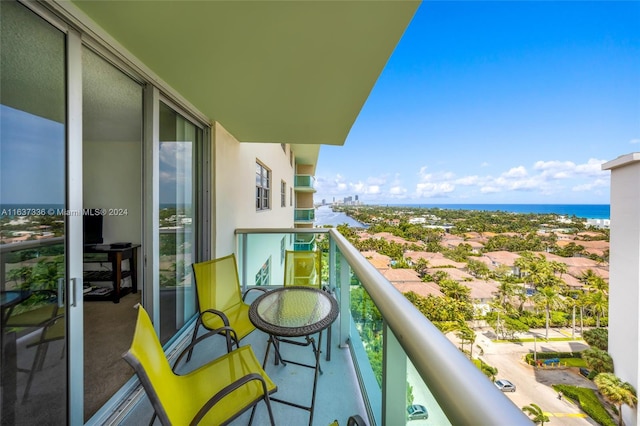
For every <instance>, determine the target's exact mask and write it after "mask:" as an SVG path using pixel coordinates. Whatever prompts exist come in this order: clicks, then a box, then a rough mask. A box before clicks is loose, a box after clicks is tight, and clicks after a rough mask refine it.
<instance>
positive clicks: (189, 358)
mask: <svg viewBox="0 0 640 426" xmlns="http://www.w3.org/2000/svg"><path fill="white" fill-rule="evenodd" d="M201 323H202V320H201V317H200V316H199V317H198V320H197V321H196V325H195V327H194V328H193V337H191V343H193V342H195V340H196V339H197V338H198V329H199V328H200V324H201ZM191 355H193V348H191V349H189V355H187V361H186V362H189V361H191Z"/></svg>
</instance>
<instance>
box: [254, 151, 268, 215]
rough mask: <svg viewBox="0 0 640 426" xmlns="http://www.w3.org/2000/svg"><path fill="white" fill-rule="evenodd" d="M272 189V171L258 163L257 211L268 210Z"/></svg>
mask: <svg viewBox="0 0 640 426" xmlns="http://www.w3.org/2000/svg"><path fill="white" fill-rule="evenodd" d="M270 188H271V170H269V169H267V168H266V167H265V166H263V165H262V164H260V163H258V162H256V210H268V209H269V204H270V203H269V198H270V196H271V194H270Z"/></svg>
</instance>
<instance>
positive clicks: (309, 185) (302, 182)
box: [293, 175, 316, 191]
mask: <svg viewBox="0 0 640 426" xmlns="http://www.w3.org/2000/svg"><path fill="white" fill-rule="evenodd" d="M315 180H316V178H315V177H313V176H311V175H295V177H294V180H293V186H294V188H295V190H296V191H315V189H314V184H315Z"/></svg>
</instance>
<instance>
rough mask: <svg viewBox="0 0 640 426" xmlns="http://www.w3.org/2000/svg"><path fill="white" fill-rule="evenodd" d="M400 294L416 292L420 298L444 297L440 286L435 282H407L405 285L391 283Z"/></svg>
mask: <svg viewBox="0 0 640 426" xmlns="http://www.w3.org/2000/svg"><path fill="white" fill-rule="evenodd" d="M391 284H393V286H394V287H395V288H396V290H398V291H399V292H400V293H402V294H405V293H408V292H410V291H412V292H414V293H415V294H417V295H418V296H422V297H427V296H435V297H441V296H444V294H442V292H441V291H440V286H438V284H436V283H434V282H426V283H423V282H420V283H416V282H405V283H393V282H392V283H391Z"/></svg>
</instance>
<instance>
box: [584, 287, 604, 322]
mask: <svg viewBox="0 0 640 426" xmlns="http://www.w3.org/2000/svg"><path fill="white" fill-rule="evenodd" d="M586 301H587V306H588V307H589V308H590V309H591V310H592V311H593V312H595V314H596V327H598V328H599V327H600V317H601V316H604V315H607V312H608V311H609V298H608V297H607V295H606V294H605V293H604V292H603V291H594V292H593V293H589V294H588V295H587V300H586Z"/></svg>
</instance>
